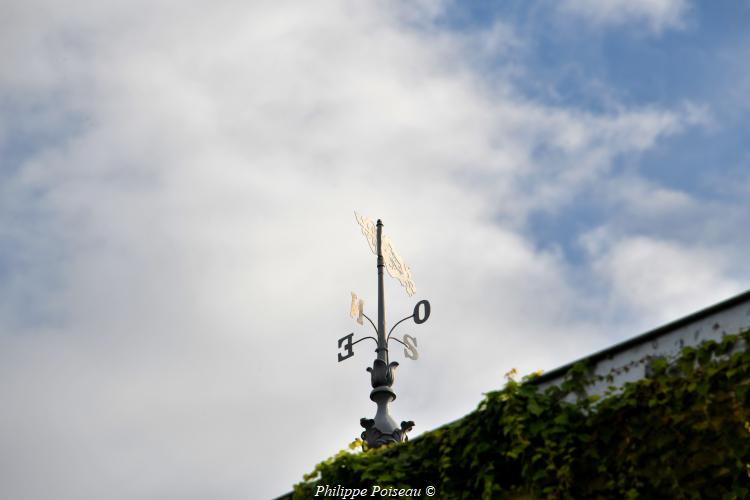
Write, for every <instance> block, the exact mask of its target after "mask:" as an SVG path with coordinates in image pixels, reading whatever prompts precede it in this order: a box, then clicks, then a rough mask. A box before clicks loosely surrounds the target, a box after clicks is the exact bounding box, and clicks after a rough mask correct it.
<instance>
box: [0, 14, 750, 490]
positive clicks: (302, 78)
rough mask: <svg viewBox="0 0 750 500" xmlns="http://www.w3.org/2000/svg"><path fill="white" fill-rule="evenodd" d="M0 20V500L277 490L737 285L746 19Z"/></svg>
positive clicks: (749, 237) (742, 282) (745, 276)
mask: <svg viewBox="0 0 750 500" xmlns="http://www.w3.org/2000/svg"><path fill="white" fill-rule="evenodd" d="M498 4H499V2H491V1H477V2H458V1H448V0H445V1H440V0H434V1H433V0H421V1H419V2H398V1H389V0H379V1H370V2H351V1H345V0H341V1H320V2H302V1H296V2H286V1H279V0H274V1H260V0H258V1H254V2H240V1H236V2H234V1H229V0H228V1H219V2H198V1H162V2H152V1H148V2H147V1H142V0H133V1H130V2H109V1H99V2H92V3H90V4H88V5H87V4H86V3H82V2H55V1H47V0H38V1H25V2H9V1H5V2H2V4H1V5H0V400H1V401H2V410H1V411H0V497H2V498H13V499H18V500H26V499H29V500H31V499H40V498H55V499H59V500H68V499H70V500H73V499H76V500H80V499H82V500H87V499H102V498H107V499H134V498H138V499H192V498H195V499H206V498H211V499H222V500H223V499H238V500H239V499H248V498H269V497H273V496H276V495H278V494H281V493H283V492H285V491H288V490H289V489H290V488H291V485H292V484H293V483H294V482H297V481H299V480H300V479H301V477H302V474H303V473H305V472H309V471H310V470H311V469H312V467H313V465H314V464H315V463H316V462H318V461H320V460H321V459H324V458H326V457H327V456H329V455H331V454H333V453H335V452H336V451H337V450H339V449H341V448H343V447H344V446H345V445H346V444H347V443H349V442H350V441H351V440H352V439H353V438H354V437H356V436H357V435H358V434H359V432H360V430H361V429H360V428H359V423H358V422H359V418H360V417H365V416H368V417H371V416H372V415H373V414H374V408H375V407H374V404H373V403H372V402H370V401H369V398H368V394H369V389H370V387H369V376H368V374H367V373H366V372H365V367H366V366H367V365H368V364H370V363H371V358H372V357H373V353H372V347H371V346H369V345H368V344H367V343H362V344H358V345H357V346H356V355H355V357H354V358H352V359H349V360H347V361H346V362H344V363H337V362H336V353H337V348H336V341H337V339H338V338H340V337H342V336H344V335H346V334H348V333H349V332H351V331H354V332H355V333H356V334H357V335H358V336H359V335H367V334H369V333H368V330H367V328H364V327H360V326H358V325H357V324H356V323H354V321H353V320H351V319H350V318H349V317H348V308H349V300H350V292H351V291H355V292H356V293H358V294H359V295H360V296H361V297H362V298H364V300H365V310H366V312H369V313H371V315H372V316H374V315H375V314H376V312H375V311H376V298H377V296H376V268H375V261H374V257H373V256H372V254H371V253H370V250H369V248H368V246H367V243H366V241H365V239H364V238H363V236H362V235H361V234H360V232H359V229H358V226H357V225H356V222H355V220H354V213H353V212H354V210H357V211H359V212H360V213H362V214H364V215H367V216H369V217H371V218H373V219H375V218H382V219H383V221H384V223H385V231H386V233H387V234H388V235H389V236H390V237H391V238H392V240H393V242H394V245H395V246H396V248H397V249H398V251H399V252H400V253H401V255H402V256H403V257H404V259H405V260H406V262H407V263H408V264H409V265H410V267H411V269H412V273H413V277H414V280H415V283H416V286H417V295H416V296H415V297H413V298H409V297H407V296H406V294H405V293H404V291H403V289H402V288H401V287H400V286H399V285H398V283H397V282H396V281H395V280H392V279H391V280H389V281H388V282H387V290H386V294H387V304H388V317H389V319H390V320H397V319H400V318H401V317H404V316H407V315H409V314H410V313H411V308H412V307H413V304H414V303H415V302H416V300H418V299H422V298H428V299H429V300H430V301H431V303H432V316H431V318H430V320H429V321H428V322H427V323H425V324H423V325H421V326H416V325H413V324H408V325H406V326H404V327H403V328H402V329H401V333H409V334H411V335H413V336H416V337H417V338H418V339H419V347H420V359H419V361H417V362H413V361H410V360H406V359H402V358H403V356H402V355H401V353H400V352H399V353H396V354H395V356H394V358H395V359H396V360H398V361H400V362H401V367H400V368H399V374H398V379H397V381H396V385H395V389H396V391H397V393H398V394H399V397H398V399H397V400H396V402H395V403H394V404H393V407H392V412H393V414H394V417H395V418H396V420H397V421H400V420H402V419H411V420H414V421H416V423H417V426H416V428H415V429H414V433H415V435H416V434H418V433H420V432H423V431H425V430H429V429H432V428H435V427H437V426H439V425H441V424H443V423H446V422H449V421H451V420H454V419H456V418H458V417H460V416H462V415H464V414H466V413H467V412H469V411H471V410H472V409H473V408H474V407H475V406H476V404H477V403H478V402H479V400H480V398H481V394H482V392H486V391H489V390H492V389H496V388H499V387H501V386H502V384H503V374H504V373H505V372H507V371H508V370H510V369H511V368H514V367H515V368H517V369H518V370H519V372H520V373H521V374H523V373H528V372H531V371H534V370H537V369H543V370H550V369H552V368H555V367H557V366H559V365H561V364H563V363H566V362H569V361H571V360H574V359H576V358H579V357H582V356H584V355H586V354H589V353H591V352H593V351H595V350H598V349H601V348H604V347H606V346H608V345H611V344H612V343H614V342H617V341H620V340H623V339H625V338H627V337H630V336H633V335H636V334H638V333H641V332H642V331H644V330H646V329H649V328H652V327H655V326H658V325H660V324H661V323H663V322H666V321H669V320H672V319H675V318H677V317H679V316H681V315H684V314H686V313H689V312H692V311H694V310H695V309H697V308H701V307H704V306H707V305H710V304H711V303H714V302H717V301H719V300H722V299H725V298H728V297H730V296H732V295H734V294H736V293H739V292H741V291H744V290H745V289H747V288H748V283H750V272H749V271H748V266H747V259H746V255H747V253H748V251H750V234H749V233H748V232H747V231H746V228H747V227H748V224H749V223H750V205H749V204H748V202H747V200H748V196H750V153H749V151H748V147H747V144H748V142H749V140H750V124H749V122H748V118H747V117H748V114H749V113H750V97H749V96H750V65H748V64H747V61H748V60H750V30H748V27H749V26H750V5H748V3H747V2H729V1H726V2H724V1H722V2H709V1H706V2H694V1H690V0H658V1H656V0H638V1H632V0H628V1H626V0H610V1H607V2H600V1H596V0H565V1H560V2H541V1H540V2H536V1H531V2H529V1H522V0H517V1H509V2H503V3H502V5H498Z"/></svg>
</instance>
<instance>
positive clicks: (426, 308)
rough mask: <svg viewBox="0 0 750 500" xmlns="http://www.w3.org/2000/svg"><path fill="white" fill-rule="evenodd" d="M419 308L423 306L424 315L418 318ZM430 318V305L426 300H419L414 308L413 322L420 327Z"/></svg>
mask: <svg viewBox="0 0 750 500" xmlns="http://www.w3.org/2000/svg"><path fill="white" fill-rule="evenodd" d="M419 306H424V314H423V315H422V316H421V317H420V315H419ZM429 317H430V303H429V301H427V300H420V301H419V302H417V305H416V306H414V322H415V323H416V324H418V325H421V324H422V323H424V322H425V321H427V319H428V318H429Z"/></svg>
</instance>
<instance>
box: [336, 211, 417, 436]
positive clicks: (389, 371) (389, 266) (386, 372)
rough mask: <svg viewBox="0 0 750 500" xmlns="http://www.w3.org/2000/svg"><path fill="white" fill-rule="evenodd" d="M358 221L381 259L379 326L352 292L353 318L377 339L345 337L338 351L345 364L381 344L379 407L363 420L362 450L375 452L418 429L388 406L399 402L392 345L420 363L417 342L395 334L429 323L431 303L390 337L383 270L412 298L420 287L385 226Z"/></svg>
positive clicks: (375, 383) (375, 392) (375, 378)
mask: <svg viewBox="0 0 750 500" xmlns="http://www.w3.org/2000/svg"><path fill="white" fill-rule="evenodd" d="M354 217H355V218H356V219H357V222H358V223H359V225H360V227H361V228H362V234H363V235H364V236H365V238H366V239H367V243H368V244H369V245H370V250H372V252H373V253H374V254H375V255H376V256H377V268H378V324H377V326H376V325H375V323H373V321H372V320H371V319H370V318H369V317H368V316H367V315H366V314H365V313H364V301H363V300H362V299H360V298H359V297H357V294H356V293H354V292H352V303H351V309H350V315H351V317H352V318H354V319H356V321H357V323H359V324H360V325H363V324H364V320H365V319H366V320H367V321H368V323H370V325H372V327H373V329H374V330H375V333H376V335H377V338H375V337H372V336H366V337H362V338H360V339H358V340H356V341H355V340H354V332H352V333H350V334H349V335H345V336H344V337H341V338H340V339H339V340H338V347H339V349H342V350H343V353H342V352H339V354H338V360H339V362H341V361H344V360H345V359H349V358H351V357H352V356H354V349H353V347H354V345H355V344H358V343H360V342H362V341H363V340H366V339H371V340H373V341H375V342H376V344H377V349H375V352H376V353H377V358H376V359H375V361H374V362H373V365H372V367H368V368H367V371H368V372H370V381H371V384H372V391H371V392H370V399H371V400H372V401H374V402H375V404H377V411H376V413H375V418H374V419H368V418H362V419H360V425H362V427H364V428H365V430H364V432H362V440H363V445H362V446H363V448H364V447H365V443H366V445H367V447H369V448H374V447H377V446H381V445H384V444H388V443H395V442H401V441H408V437H407V436H406V433H407V432H409V431H410V430H411V429H412V427H414V422H412V421H404V422H401V425H400V426H398V425H396V422H395V421H394V420H393V418H392V417H391V415H390V413H389V411H388V405H389V404H390V402H391V401H393V400H394V399H396V393H395V392H394V391H393V389H392V386H393V383H394V381H395V377H396V368H397V367H398V363H397V362H396V361H393V362H390V361H389V357H388V342H390V341H391V340H394V341H396V342H398V343H400V344H401V345H403V346H404V356H406V357H407V358H409V359H412V360H417V359H418V358H419V352H418V351H417V339H416V338H415V337H412V336H411V335H404V336H403V338H401V339H399V338H398V337H394V336H392V334H393V330H394V329H395V328H396V327H397V326H398V325H399V324H401V323H402V322H404V321H406V320H408V319H412V320H414V323H416V324H418V325H420V324H422V323H424V322H425V321H427V319H428V318H429V317H430V303H429V302H428V301H426V300H421V301H419V302H417V304H416V305H415V306H414V311H413V313H412V315H411V316H407V317H406V318H403V319H401V320H400V321H398V322H396V324H395V325H393V327H392V328H391V329H390V330H389V331H388V334H386V328H385V290H384V287H383V268H385V269H386V270H387V271H388V274H389V275H390V276H391V277H393V278H396V279H397V280H398V281H399V283H401V285H402V286H403V287H404V289H405V290H406V293H407V294H408V295H409V296H412V295H414V293H415V292H416V287H415V286H414V281H413V280H412V277H411V270H410V269H409V267H408V266H407V265H406V264H405V263H404V261H403V259H402V258H401V257H400V256H399V255H398V253H397V252H396V250H395V249H394V248H393V244H392V243H391V240H390V238H388V237H387V236H383V223H382V222H381V221H380V220H378V222H377V224H374V223H373V222H372V220H370V219H368V218H367V217H363V216H361V215H359V214H358V213H357V212H354Z"/></svg>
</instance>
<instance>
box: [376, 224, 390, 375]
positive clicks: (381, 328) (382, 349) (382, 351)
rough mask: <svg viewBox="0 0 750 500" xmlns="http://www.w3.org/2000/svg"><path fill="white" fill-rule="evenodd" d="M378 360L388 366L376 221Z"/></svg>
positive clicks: (380, 231) (380, 230)
mask: <svg viewBox="0 0 750 500" xmlns="http://www.w3.org/2000/svg"><path fill="white" fill-rule="evenodd" d="M377 235H378V359H380V360H382V361H385V364H386V366H387V365H388V344H387V343H386V339H385V291H384V289H383V268H384V267H385V265H384V263H383V222H382V221H381V220H380V219H378V223H377Z"/></svg>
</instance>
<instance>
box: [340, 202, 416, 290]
mask: <svg viewBox="0 0 750 500" xmlns="http://www.w3.org/2000/svg"><path fill="white" fill-rule="evenodd" d="M354 218H355V219H357V223H359V226H360V227H361V228H362V234H363V235H364V236H365V238H367V243H368V244H369V245H370V250H372V253H374V254H375V255H377V254H378V250H377V248H378V243H377V230H376V228H375V223H373V222H372V220H371V219H368V218H367V217H364V216H362V215H359V214H358V213H357V212H354ZM382 239H383V241H382V245H381V247H382V251H383V261H384V263H385V268H386V270H387V271H388V274H389V275H390V276H391V277H392V278H396V279H397V280H398V281H399V283H401V286H403V287H404V289H406V294H407V295H409V296H410V297H411V296H412V295H414V293H415V292H416V291H417V290H416V287H415V285H414V280H412V277H411V269H409V266H407V265H406V263H405V262H404V260H403V259H402V258H401V256H400V255H399V254H398V253H397V252H396V250H395V249H394V248H393V243H392V242H391V239H390V238H388V237H387V236H383V238H382Z"/></svg>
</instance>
